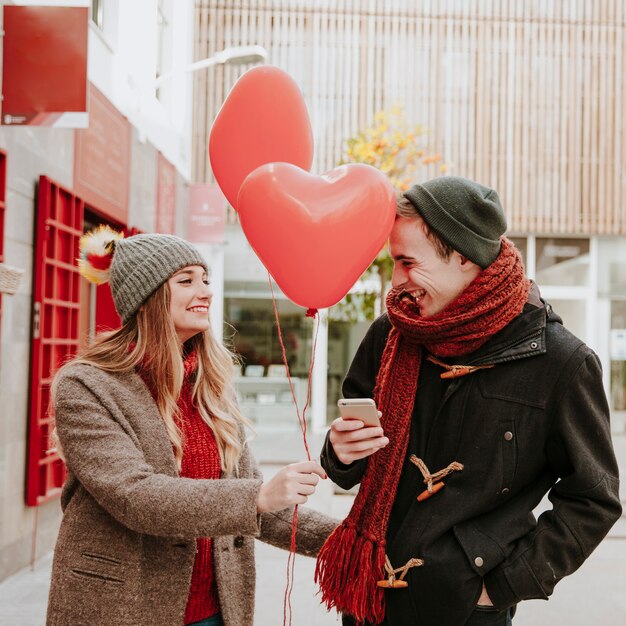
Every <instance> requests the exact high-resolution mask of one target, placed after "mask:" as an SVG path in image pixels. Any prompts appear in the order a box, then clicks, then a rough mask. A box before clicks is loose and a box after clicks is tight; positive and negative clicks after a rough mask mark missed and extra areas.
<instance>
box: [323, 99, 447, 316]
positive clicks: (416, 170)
mask: <svg viewBox="0 0 626 626" xmlns="http://www.w3.org/2000/svg"><path fill="white" fill-rule="evenodd" d="M427 135H428V129H427V127H425V126H422V125H421V124H416V125H411V124H410V123H409V122H408V121H407V120H406V118H405V115H404V109H403V108H402V107H401V106H399V105H395V106H393V107H391V108H390V109H385V110H382V111H379V112H378V113H376V115H375V116H374V120H373V123H372V124H370V125H369V126H367V127H366V128H365V130H362V131H360V132H359V133H357V134H356V135H355V136H354V137H350V138H349V139H348V140H347V142H346V150H345V153H344V155H343V158H342V160H341V163H340V164H341V165H343V164H346V163H365V164H367V165H372V166H374V167H375V168H377V169H379V170H380V171H381V172H383V173H384V174H386V175H387V176H388V177H389V180H390V181H391V184H392V185H393V187H394V188H395V189H396V191H397V192H398V193H401V192H403V191H406V190H407V189H409V188H410V187H411V185H412V184H413V183H414V182H416V180H417V179H421V180H425V179H427V178H431V177H432V176H434V175H436V174H437V173H440V174H445V173H446V171H447V169H448V165H447V164H446V163H445V162H444V161H443V159H442V156H441V154H440V153H439V152H432V151H430V150H428V148H427V147H426V146H425V139H426V136H427ZM435 168H437V169H435ZM392 269H393V260H392V259H391V257H390V256H389V253H388V250H387V246H385V247H384V248H383V249H382V250H381V251H380V253H379V254H378V256H377V257H376V259H375V260H374V261H373V263H372V264H371V265H370V267H369V268H368V269H367V270H366V272H365V274H364V277H371V276H372V275H373V274H374V273H378V276H379V278H380V292H379V293H378V294H368V293H365V294H348V295H347V296H346V298H344V300H342V302H341V303H340V304H339V306H338V309H337V310H336V311H334V312H333V315H334V317H335V318H336V319H343V320H354V321H356V320H357V319H363V318H365V319H374V317H375V315H376V313H377V312H378V310H379V309H380V307H381V306H384V301H385V295H386V292H387V287H388V284H389V281H390V280H391V272H392ZM356 295H358V296H359V297H355V296H356ZM378 298H379V300H378V302H379V306H378V307H375V306H373V302H374V301H375V300H377V299H378ZM362 302H363V303H365V304H364V305H363V306H359V304H360V303H362Z"/></svg>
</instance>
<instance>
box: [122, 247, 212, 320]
mask: <svg viewBox="0 0 626 626" xmlns="http://www.w3.org/2000/svg"><path fill="white" fill-rule="evenodd" d="M187 265H200V266H201V267H203V268H204V269H205V270H206V271H207V272H208V271H209V268H208V265H207V262H206V261H205V260H204V258H203V257H202V255H201V254H200V252H198V250H197V249H196V248H195V246H192V245H191V244H190V243H189V242H187V241H185V240H184V239H181V238H180V237H175V236H174V235H133V236H132V237H128V238H125V239H119V240H118V241H116V242H115V252H114V254H113V260H112V261H111V277H110V284H111V293H112V294H113V301H114V302H115V308H116V309H117V312H118V313H119V314H120V317H121V318H122V322H124V323H126V322H127V321H128V320H129V319H130V318H131V317H132V316H133V315H134V314H135V313H136V312H137V311H138V310H139V307H140V306H141V305H142V304H143V303H144V302H145V301H146V300H147V299H148V298H149V297H150V296H151V295H152V294H153V293H154V292H155V291H156V290H157V289H158V288H159V287H160V286H161V285H162V284H163V283H164V282H165V281H167V279H168V278H169V277H170V276H172V275H173V274H175V273H176V272H177V271H178V270H180V269H182V268H183V267H186V266H187Z"/></svg>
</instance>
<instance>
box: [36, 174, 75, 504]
mask: <svg viewBox="0 0 626 626" xmlns="http://www.w3.org/2000/svg"><path fill="white" fill-rule="evenodd" d="M83 211H84V203H83V201H82V200H81V199H80V198H79V197H77V196H76V195H74V194H73V193H71V192H70V191H68V190H67V189H64V188H63V187H61V186H60V185H58V184H57V183H55V182H54V181H52V180H51V179H49V178H47V177H46V176H41V177H40V178H39V187H38V194H37V215H36V218H35V219H36V229H35V261H34V268H33V317H32V344H31V377H30V411H29V425H28V457H27V478H26V503H27V504H28V505H29V506H36V505H38V504H42V503H43V502H46V501H48V500H50V499H51V498H54V497H56V496H58V495H59V493H60V491H61V487H62V485H63V481H64V479H65V466H64V465H63V462H62V461H61V459H60V458H59V456H58V454H56V453H55V452H51V451H50V440H49V437H50V433H51V430H52V428H53V420H54V418H53V416H52V415H51V414H50V412H49V410H48V409H49V401H50V384H51V383H52V378H53V376H54V373H55V371H56V369H58V367H59V366H60V365H61V364H62V363H63V362H65V361H66V360H67V359H68V358H69V357H71V356H72V355H73V354H75V352H76V350H77V348H78V314H79V309H80V304H79V301H80V275H79V273H78V268H77V266H76V262H75V259H76V258H77V256H78V242H79V239H80V237H81V235H82V234H83V232H82V231H83Z"/></svg>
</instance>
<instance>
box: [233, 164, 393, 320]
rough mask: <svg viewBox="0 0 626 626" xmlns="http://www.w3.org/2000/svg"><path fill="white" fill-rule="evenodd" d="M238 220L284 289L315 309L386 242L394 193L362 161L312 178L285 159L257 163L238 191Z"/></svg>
mask: <svg viewBox="0 0 626 626" xmlns="http://www.w3.org/2000/svg"><path fill="white" fill-rule="evenodd" d="M237 202H238V205H239V218H240V221H241V226H242V228H243V231H244V233H245V235H246V237H247V238H248V241H249V242H250V245H251V246H252V248H253V249H254V251H255V252H256V254H257V256H258V257H259V259H261V261H262V263H263V264H264V265H265V267H266V268H267V269H268V270H269V272H270V274H271V275H272V276H273V277H274V279H275V280H276V282H277V283H278V285H279V286H280V288H281V289H282V290H283V292H284V293H285V295H286V296H287V297H289V298H290V299H291V300H293V301H294V302H295V303H296V304H299V305H300V306H303V307H306V308H311V309H320V308H324V307H329V306H332V305H333V304H336V303H337V302H339V300H341V298H343V297H344V296H345V295H346V293H348V291H349V290H350V288H351V287H352V286H353V285H354V283H355V282H356V281H357V280H358V278H359V277H360V276H361V274H362V273H363V272H364V271H365V270H366V269H367V267H368V265H369V264H370V263H371V262H372V261H373V260H374V258H375V257H376V255H377V254H378V252H379V251H380V249H381V248H382V247H383V245H384V244H385V241H387V239H388V237H389V233H390V232H391V228H392V227H393V223H394V219H395V215H396V205H395V193H394V190H393V187H392V186H391V184H390V183H389V180H388V179H387V177H386V176H384V174H382V173H381V172H379V171H378V170H377V169H375V168H373V167H371V166H369V165H361V164H350V165H342V166H340V167H337V168H335V169H334V170H331V171H330V172H328V173H327V174H325V175H323V176H314V175H313V174H309V173H308V172H305V171H304V170H302V169H300V168H298V167H295V166H294V165H290V164H288V163H270V164H267V165H263V166H261V167H259V168H257V169H256V170H254V172H252V174H250V175H249V176H248V177H247V178H246V179H245V181H244V182H243V185H242V186H241V189H240V191H239V198H238V201H237Z"/></svg>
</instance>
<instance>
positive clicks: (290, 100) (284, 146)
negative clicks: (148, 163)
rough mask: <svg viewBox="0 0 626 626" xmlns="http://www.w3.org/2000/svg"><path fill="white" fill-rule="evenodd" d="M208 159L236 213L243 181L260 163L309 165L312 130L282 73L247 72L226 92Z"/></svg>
mask: <svg viewBox="0 0 626 626" xmlns="http://www.w3.org/2000/svg"><path fill="white" fill-rule="evenodd" d="M209 158H210V160H211V168H212V169H213V174H214V175H215V179H216V180H217V183H218V184H219V186H220V188H221V189H222V192H223V193H224V195H225V196H226V198H227V199H228V201H229V202H230V204H231V205H232V206H233V207H234V208H235V209H237V194H238V193H239V188H240V187H241V184H242V183H243V180H244V178H245V177H246V176H247V175H248V174H250V172H252V171H254V170H255V169H256V168H257V167H259V166H260V165H263V164H264V163H272V162H274V161H284V162H285V163H293V164H294V165H297V166H298V167H301V168H304V169H306V170H309V169H311V164H312V163H313V131H312V130H311V122H310V121H309V114H308V112H307V109H306V104H305V102H304V98H303V97H302V94H301V93H300V88H299V87H298V85H297V84H296V82H295V81H294V80H293V78H291V76H289V74H287V73H286V72H283V70H281V69H278V68H277V67H272V66H269V65H263V66H259V67H255V68H252V69H251V70H248V71H247V72H246V73H245V74H244V75H243V76H242V77H241V78H240V79H239V80H238V81H237V82H236V83H235V85H234V87H233V88H232V89H231V91H230V93H229V94H228V97H227V98H226V100H225V101H224V104H223V105H222V108H221V109H220V111H219V113H218V114H217V117H216V118H215V122H214V123H213V127H212V128H211V135H210V137H209Z"/></svg>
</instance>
